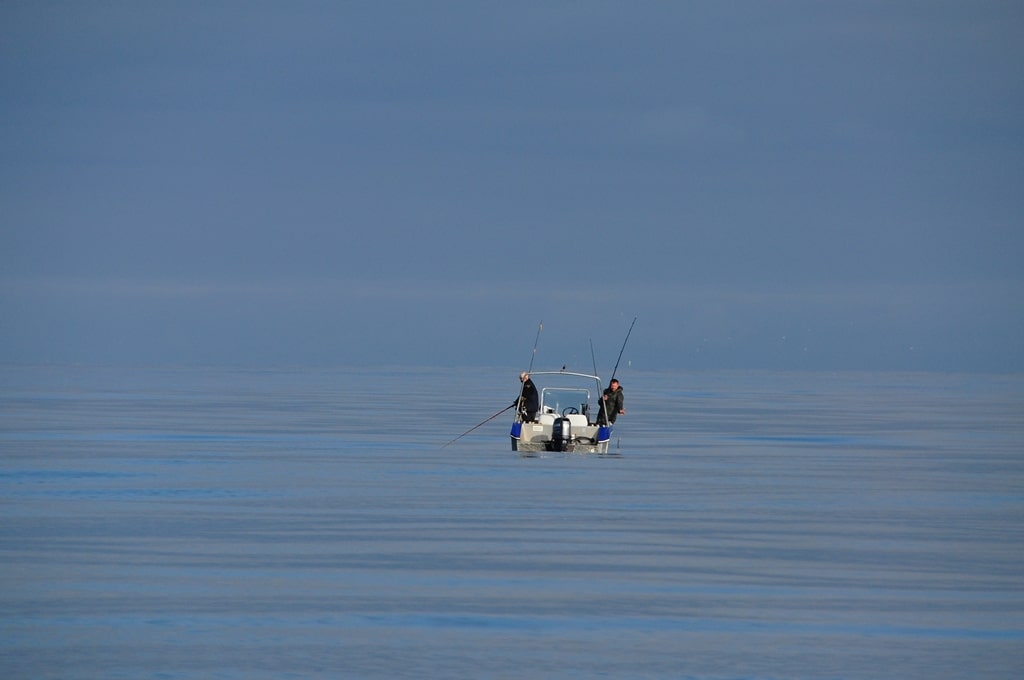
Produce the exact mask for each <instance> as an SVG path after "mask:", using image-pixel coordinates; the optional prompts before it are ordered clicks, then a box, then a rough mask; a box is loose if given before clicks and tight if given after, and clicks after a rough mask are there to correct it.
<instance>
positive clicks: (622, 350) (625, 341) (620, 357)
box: [610, 316, 636, 380]
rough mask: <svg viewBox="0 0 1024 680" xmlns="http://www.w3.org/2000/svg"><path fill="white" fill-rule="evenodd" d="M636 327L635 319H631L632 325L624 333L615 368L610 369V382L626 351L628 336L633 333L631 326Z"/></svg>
mask: <svg viewBox="0 0 1024 680" xmlns="http://www.w3.org/2000/svg"><path fill="white" fill-rule="evenodd" d="M635 325H636V317H635V316H634V317H633V323H631V324H629V331H627V332H626V339H625V340H623V341H622V349H620V350H619V358H618V360H617V361H616V362H615V368H613V369H612V377H611V379H610V380H614V379H615V374H616V373H617V372H618V370H619V362H620V361H622V353H623V352H625V351H626V343H627V342H629V334H630V333H632V332H633V326H635Z"/></svg>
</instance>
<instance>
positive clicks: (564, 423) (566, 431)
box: [551, 418, 572, 451]
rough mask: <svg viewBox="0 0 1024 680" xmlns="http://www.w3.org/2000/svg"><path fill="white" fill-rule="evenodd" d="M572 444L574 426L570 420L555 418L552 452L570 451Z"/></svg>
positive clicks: (552, 433)
mask: <svg viewBox="0 0 1024 680" xmlns="http://www.w3.org/2000/svg"><path fill="white" fill-rule="evenodd" d="M571 442H572V424H571V423H570V422H569V419H568V418H555V423H554V425H553V426H552V427H551V450H552V451H568V450H569V444H570V443H571Z"/></svg>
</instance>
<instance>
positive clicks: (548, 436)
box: [510, 369, 612, 453]
mask: <svg viewBox="0 0 1024 680" xmlns="http://www.w3.org/2000/svg"><path fill="white" fill-rule="evenodd" d="M529 376H530V379H532V380H534V381H535V384H537V389H538V392H539V397H540V399H539V404H540V408H539V409H538V411H537V413H536V414H535V416H534V419H533V420H527V418H528V415H526V414H524V413H523V412H522V411H520V410H519V409H516V415H515V420H513V422H512V432H511V433H510V436H511V439H512V450H513V451H523V452H540V451H572V452H577V453H607V452H608V443H609V442H610V441H611V438H612V426H611V425H606V424H600V423H599V420H600V422H601V423H603V422H606V421H607V418H600V416H601V411H600V409H601V408H603V403H604V402H603V400H602V399H601V394H602V390H601V378H600V377H598V376H596V375H590V374H587V373H575V372H573V371H566V370H565V369H562V370H561V371H535V372H533V373H530V374H529ZM591 390H593V391H591Z"/></svg>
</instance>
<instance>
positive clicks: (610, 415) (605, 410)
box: [597, 378, 626, 425]
mask: <svg viewBox="0 0 1024 680" xmlns="http://www.w3.org/2000/svg"><path fill="white" fill-rule="evenodd" d="M601 400H602V403H601V407H600V408H599V409H598V410H597V422H598V424H599V425H604V424H605V422H606V421H605V418H606V417H607V419H608V420H607V424H609V425H614V424H615V419H616V418H618V417H619V416H621V415H625V414H626V409H625V408H624V406H625V397H624V396H623V394H622V386H621V385H619V381H618V380H616V379H615V378H612V380H611V382H610V383H608V389H606V390H605V391H604V394H603V395H601Z"/></svg>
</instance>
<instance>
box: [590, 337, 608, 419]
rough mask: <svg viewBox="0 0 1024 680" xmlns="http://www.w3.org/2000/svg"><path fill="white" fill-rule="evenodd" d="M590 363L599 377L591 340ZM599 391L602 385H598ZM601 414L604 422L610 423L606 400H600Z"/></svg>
mask: <svg viewBox="0 0 1024 680" xmlns="http://www.w3.org/2000/svg"><path fill="white" fill-rule="evenodd" d="M590 361H591V363H592V364H593V365H594V375H595V376H596V375H597V358H596V357H595V356H594V339H593V338H591V339H590ZM597 389H601V385H600V383H598V385H597ZM599 403H600V404H601V414H602V415H603V416H604V422H606V423H607V422H608V402H607V400H605V399H600V400H599Z"/></svg>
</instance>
